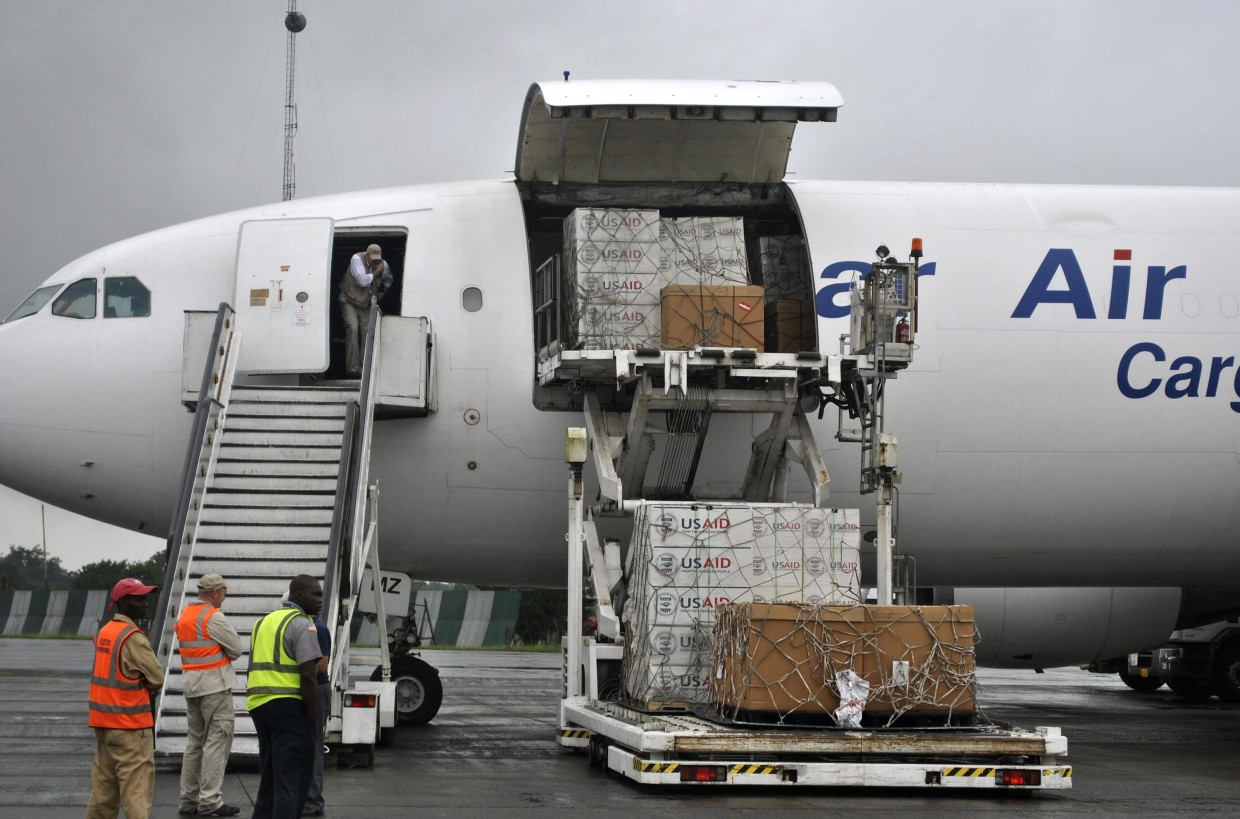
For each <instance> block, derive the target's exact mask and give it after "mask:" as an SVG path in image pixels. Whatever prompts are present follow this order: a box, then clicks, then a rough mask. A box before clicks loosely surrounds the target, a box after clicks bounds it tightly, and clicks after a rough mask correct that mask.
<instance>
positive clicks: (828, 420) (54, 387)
mask: <svg viewBox="0 0 1240 819" xmlns="http://www.w3.org/2000/svg"><path fill="white" fill-rule="evenodd" d="M789 188H790V190H791V193H792V196H793V199H794V202H795V208H796V210H797V212H798V213H799V216H800V220H801V223H802V225H803V228H804V233H805V237H806V240H807V242H808V246H809V251H810V256H811V259H812V265H813V270H814V273H815V275H816V276H817V277H818V280H817V281H816V283H815V287H816V289H817V290H818V291H819V298H818V307H819V318H818V345H819V349H820V350H822V351H824V352H837V351H838V338H839V336H840V334H841V333H844V332H847V326H848V325H847V318H846V317H842V310H846V306H847V295H846V292H845V291H846V289H847V287H846V286H847V284H848V283H849V282H850V281H851V280H852V278H853V276H854V273H853V271H854V270H860V269H863V267H864V266H866V265H868V262H869V261H870V260H872V259H873V251H874V248H875V247H876V246H877V245H878V244H879V243H887V244H888V245H889V246H891V247H892V248H895V249H897V251H898V252H897V255H901V256H902V255H903V253H902V252H899V251H900V249H901V248H903V247H905V246H906V245H907V242H908V240H909V239H910V238H911V237H914V236H919V237H922V238H923V239H924V241H925V248H926V256H925V258H924V259H923V262H922V269H923V271H925V272H926V273H929V274H930V275H924V276H923V277H922V282H921V288H920V294H921V309H920V316H921V319H920V327H919V328H918V331H919V332H918V336H917V343H918V349H917V351H916V357H915V359H914V363H913V365H912V367H911V368H910V369H909V370H908V371H907V372H905V373H903V374H901V375H900V377H899V379H898V380H897V381H895V382H893V384H892V385H891V387H890V389H889V392H888V398H887V413H888V415H887V423H886V428H887V430H888V431H889V432H894V433H896V434H897V435H898V436H899V441H900V467H901V471H902V472H903V474H904V480H903V484H902V485H901V487H900V495H899V497H900V500H899V529H898V548H899V549H900V550H901V551H904V552H907V553H909V554H911V555H913V556H914V557H915V558H916V560H917V572H918V576H917V580H918V582H919V583H920V584H922V585H936V584H937V585H955V586H967V585H974V586H1020V585H1028V586H1090V585H1099V586H1102V585H1105V586H1119V585H1134V586H1177V585H1193V584H1197V585H1226V584H1234V583H1237V581H1238V580H1240V549H1237V536H1236V534H1235V533H1236V532H1237V531H1240V504H1238V503H1237V487H1240V458H1238V457H1237V449H1236V439H1235V432H1234V431H1235V429H1236V424H1237V418H1238V417H1240V416H1238V413H1240V366H1238V364H1237V360H1238V359H1240V343H1237V339H1238V338H1240V334H1238V333H1237V330H1238V329H1240V278H1238V277H1237V276H1236V275H1235V273H1234V272H1233V270H1232V268H1233V267H1234V263H1233V262H1230V261H1229V258H1230V256H1229V251H1231V249H1232V248H1233V245H1234V240H1235V238H1236V232H1237V226H1240V191H1235V190H1205V189H1203V190H1183V189H1120V188H1087V187H1049V186H998V185H994V186H992V185H941V184H895V183H872V184H871V183H820V182H806V183H796V184H790V185H789ZM310 216H317V217H323V216H325V217H330V218H331V219H333V220H335V227H336V229H338V230H340V229H347V228H363V227H382V228H384V229H402V230H404V231H405V232H407V235H408V243H407V247H406V250H405V259H406V264H405V269H404V270H400V271H398V274H399V275H401V276H402V277H403V289H402V303H401V304H400V306H399V307H400V313H401V314H403V315H424V316H427V317H429V318H430V319H431V321H432V322H433V325H434V329H435V335H436V344H435V352H434V354H435V356H436V366H437V378H438V382H437V396H438V407H437V411H435V412H433V413H431V414H430V415H429V416H427V417H425V418H413V419H403V420H388V421H383V422H380V423H379V424H378V425H377V428H376V430H375V437H374V447H373V458H374V461H373V474H374V475H375V476H376V477H377V479H378V482H379V485H380V491H381V500H380V521H381V522H380V537H381V544H382V546H381V552H382V560H383V563H384V564H385V566H388V567H391V568H393V569H396V570H400V571H406V572H409V573H410V574H413V575H414V576H416V577H420V578H426V579H435V580H449V581H458V582H468V583H477V584H493V585H505V586H558V585H562V584H563V582H564V571H565V569H564V563H565V561H564V550H565V545H564V530H565V525H566V520H565V514H566V501H565V490H564V481H565V477H566V468H565V466H564V463H563V431H564V428H565V427H567V426H579V425H581V419H580V417H579V416H576V415H573V414H570V413H562V412H546V411H540V410H539V409H537V408H536V407H535V406H534V401H533V397H532V394H533V386H534V380H535V375H534V372H535V355H534V343H533V337H532V336H533V318H532V316H533V306H532V298H531V285H530V278H531V272H530V254H529V251H528V249H527V236H526V226H525V221H524V216H523V212H522V204H521V199H520V195H519V192H518V189H517V187H516V185H515V184H514V183H512V182H503V181H495V182H480V183H466V184H459V185H440V186H424V187H412V188H400V189H390V190H382V191H372V192H364V193H356V194H347V195H340V196H332V197H322V198H318V199H309V200H303V201H298V202H287V203H283V204H280V205H272V206H268V207H264V208H258V209H254V210H250V211H244V212H238V213H231V214H225V215H222V216H217V217H212V218H209V219H204V220H200V221H196V222H191V223H188V224H184V225H179V226H176V227H172V228H168V229H165V230H161V231H157V232H154V233H150V234H146V235H143V236H139V237H136V238H134V239H130V240H126V241H123V242H120V243H117V244H115V245H111V246H109V247H106V248H103V249H101V250H99V251H96V252H94V253H91V254H89V255H87V256H84V257H82V258H81V259H78V260H77V261H75V262H73V263H71V264H69V265H68V266H66V267H65V268H63V269H62V270H60V271H58V272H57V273H56V274H55V275H53V276H51V277H50V278H49V279H48V280H47V283H48V284H56V283H59V284H65V283H71V282H74V281H77V280H79V279H82V278H84V277H99V278H102V277H104V276H107V275H113V274H124V275H132V276H136V277H138V278H140V279H141V280H142V282H144V283H145V284H146V285H147V286H148V287H149V288H150V291H151V301H152V311H151V315H150V317H148V318H135V319H127V320H115V319H106V318H102V317H100V318H95V319H91V320H83V319H73V318H66V317H61V316H53V315H51V314H50V312H49V309H48V308H47V307H46V306H45V307H44V308H43V309H42V310H41V311H39V312H38V313H37V314H35V315H31V316H28V317H26V318H22V319H19V320H16V321H12V322H10V323H7V324H5V325H3V326H0V378H2V379H3V383H4V384H5V388H4V392H3V395H2V397H0V481H3V483H5V484H6V485H8V486H11V487H13V488H14V489H17V490H18V491H21V492H24V493H27V494H30V495H33V496H35V497H38V498H40V499H42V500H45V501H47V502H49V503H53V504H55V505H58V506H61V507H64V508H66V509H70V510H72V511H75V512H79V513H81V514H84V515H87V516H90V517H94V518H97V519H100V520H104V521H108V522H111V523H115V524H117V525H121V526H125V527H129V528H136V529H142V530H143V531H146V532H148V533H151V534H157V535H158V534H162V533H163V532H165V531H166V530H167V527H168V522H169V517H170V515H171V513H172V510H173V508H174V506H175V500H176V498H177V496H178V492H179V485H178V482H179V479H180V474H181V469H182V466H183V462H184V458H185V449H186V443H187V436H188V432H189V429H190V422H191V416H190V415H188V414H187V413H186V412H185V410H184V408H183V407H182V406H181V404H180V403H179V396H180V391H181V384H182V334H183V327H184V319H183V311H186V310H214V309H215V308H216V306H217V305H218V304H219V303H220V302H224V301H232V300H233V299H234V295H235V294H234V280H235V275H236V274H235V263H236V247H237V240H238V231H239V227H240V225H241V224H242V223H243V222H245V221H247V220H254V219H277V218H284V217H290V218H292V217H310ZM931 264H932V265H933V268H932V269H927V268H928V267H929V265H931ZM467 287H477V288H480V290H481V292H482V299H483V303H482V308H481V309H480V310H477V311H474V312H471V311H468V310H465V309H463V307H462V291H463V290H464V289H465V288H467ZM388 309H389V311H390V310H391V309H392V306H391V305H389V306H388ZM241 332H242V334H243V337H244V326H242V327H241ZM469 410H476V411H477V412H478V413H480V415H481V421H480V422H479V423H476V424H470V423H467V422H466V420H465V415H466V413H467V411H469ZM733 423H737V424H740V422H738V421H733ZM813 423H814V430H815V434H816V436H817V439H818V442H819V445H820V447H822V448H823V449H824V454H825V456H826V458H827V466H828V468H829V470H830V471H831V475H832V483H831V491H832V495H831V503H832V505H837V506H842V507H849V506H856V507H859V508H860V509H861V510H862V520H863V522H865V521H867V520H868V522H869V523H870V524H871V525H872V523H873V514H874V508H873V504H872V501H871V500H870V499H869V497H868V496H865V497H862V496H858V495H857V493H856V486H857V481H856V477H855V475H856V473H857V469H858V463H859V454H858V451H857V449H856V448H855V446H854V445H851V444H840V443H836V442H835V441H834V440H833V435H834V434H835V430H836V417H835V411H834V410H830V411H828V412H827V414H826V416H825V417H824V419H823V420H822V421H814V422H813ZM740 426H741V427H743V430H742V431H743V433H744V435H752V434H756V433H757V432H758V431H760V429H758V428H754V429H751V428H749V426H748V422H745V423H744V424H741V425H740ZM747 458H748V446H747V444H745V443H744V440H742V441H741V442H739V443H737V445H736V446H734V447H732V448H731V449H730V450H727V451H713V452H710V453H708V454H707V460H706V463H705V464H704V469H705V470H707V471H708V474H709V471H710V470H714V471H716V472H717V473H718V474H720V475H727V474H733V473H735V472H736V471H737V468H738V466H737V465H739V469H740V471H741V472H743V466H744V463H745V460H746V459H747ZM471 462H472V463H473V465H474V468H470V467H469V464H470V463H471ZM792 485H793V486H794V487H796V486H798V484H796V483H795V481H794V482H793V484H792ZM790 499H797V498H790ZM101 557H105V556H101Z"/></svg>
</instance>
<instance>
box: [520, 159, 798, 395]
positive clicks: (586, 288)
mask: <svg viewBox="0 0 1240 819" xmlns="http://www.w3.org/2000/svg"><path fill="white" fill-rule="evenodd" d="M517 186H518V189H519V190H520V192H521V199H522V206H523V210H524V214H525V224H526V233H527V236H528V244H529V254H530V259H529V262H530V268H529V269H530V276H531V280H530V287H531V292H532V294H533V304H534V308H535V315H534V316H533V317H532V319H533V321H534V325H535V326H534V336H535V340H536V345H535V349H536V355H538V356H539V357H540V358H542V357H546V356H549V355H554V354H555V352H557V351H560V350H583V349H615V348H621V349H623V348H638V347H654V348H663V349H676V348H682V347H684V346H693V344H694V342H697V343H702V345H703V346H729V347H751V348H753V347H757V348H758V349H759V351H766V352H781V353H793V354H795V353H798V352H803V351H817V350H818V349H819V346H818V341H817V338H816V321H815V320H814V315H815V312H814V288H813V272H812V271H813V268H812V266H811V264H810V259H809V253H808V246H807V244H806V242H805V239H804V229H803V227H802V225H801V221H800V218H799V217H798V215H797V212H796V209H795V204H794V202H793V200H792V195H791V193H790V192H789V190H788V188H787V186H786V185H784V184H783V183H779V184H773V185H759V184H742V183H726V182H720V183H680V184H661V185H656V184H645V183H641V184H617V183H611V184H583V183H560V184H548V183H538V182H520V181H519V182H518V183H517ZM574 211H578V214H577V216H576V217H575V216H574ZM587 212H592V213H590V214H589V215H588V216H586V218H587V219H590V218H598V217H601V216H602V215H603V214H604V213H607V214H612V215H613V216H614V217H616V218H617V219H619V218H620V217H621V216H622V214H627V216H628V217H629V218H630V220H631V221H633V222H634V227H633V228H632V230H631V231H627V232H626V230H625V228H624V227H623V226H622V227H620V228H618V229H617V230H616V231H612V232H610V233H608V232H603V233H601V234H599V235H602V237H603V238H602V239H601V240H597V239H595V238H594V237H593V236H583V235H579V234H582V233H583V225H584V224H586V223H585V222H584V221H583V217H582V214H587ZM637 212H640V213H637ZM652 219H653V223H652ZM589 224H591V225H594V224H595V222H590V223H589ZM720 226H722V230H723V232H732V231H733V230H734V229H739V231H740V233H741V235H740V236H736V237H726V236H721V237H715V236H713V235H709V234H712V233H713V231H714V230H715V229H716V228H719V227H720ZM656 232H658V235H661V237H662V240H661V241H658V240H657V239H656ZM695 233H701V234H707V235H694V234H695ZM656 242H657V245H656ZM574 247H575V248H577V250H576V251H574V249H573V248H574ZM583 249H584V250H586V251H588V252H589V254H590V256H589V258H583V259H568V260H566V259H565V255H566V254H569V253H573V252H578V253H580V252H581V250H583ZM652 252H653V253H656V254H662V255H661V256H660V258H659V260H658V261H651V260H650V259H649V258H648V255H649V253H652ZM608 254H610V257H611V258H613V259H619V260H620V261H618V262H615V263H609V262H607V261H606V260H605V259H604V258H601V257H604V256H606V255H608ZM733 254H738V255H739V257H740V258H739V259H732V258H731V257H732V255H733ZM630 255H631V256H634V257H636V260H637V261H636V262H635V263H633V264H628V265H627V266H626V262H628V261H629V260H628V259H627V257H628V256H630ZM720 257H722V260H721V258H720ZM660 262H661V264H662V267H661V268H660V266H659V265H660ZM552 265H555V266H557V267H558V268H559V269H558V270H555V271H553V270H552V269H551V266H552ZM657 269H662V270H663V271H664V273H663V274H661V275H660V274H655V273H653V272H652V271H655V270H657ZM677 271H679V272H677ZM629 272H632V273H633V275H631V276H630V275H628V273H629ZM557 282H558V284H557ZM695 284H700V285H721V286H737V287H749V288H760V291H759V292H760V296H758V297H759V298H761V300H762V304H763V306H762V308H761V311H760V315H758V316H754V317H753V321H752V322H749V321H747V322H746V328H744V330H743V332H740V331H738V333H739V334H738V335H732V336H726V335H721V336H719V337H715V336H713V335H711V334H710V331H709V330H708V331H706V332H705V333H703V332H699V333H697V334H696V335H695V334H694V333H693V329H694V328H690V332H689V334H688V335H686V334H685V332H684V330H683V328H679V327H677V326H676V325H675V324H674V322H673V321H672V320H670V319H668V320H667V321H665V320H664V317H663V316H662V315H660V312H659V310H660V308H659V306H658V305H660V304H661V303H662V299H664V298H667V295H668V294H667V292H666V289H665V288H667V286H668V285H685V286H693V285H695ZM608 287H612V288H618V290H619V292H616V291H615V290H613V291H612V292H611V293H606V292H604V291H605V289H606V288H608ZM626 287H636V288H642V287H646V288H652V287H654V288H658V289H659V291H660V292H655V293H645V292H640V290H639V292H637V293H629V292H626V291H625V289H624V288H626ZM596 290H597V297H596V296H595V295H593V294H594V293H595V292H596ZM743 292H745V293H747V294H754V295H757V293H755V291H753V290H745V291H743ZM613 306H614V308H615V309H614V310H613V309H612V308H613ZM668 325H671V326H668ZM669 332H670V335H669ZM534 402H535V405H536V406H538V407H540V408H543V409H556V410H562V409H579V408H580V406H581V399H580V394H579V393H578V392H577V385H573V384H559V383H550V384H540V385H536V386H535V394H534Z"/></svg>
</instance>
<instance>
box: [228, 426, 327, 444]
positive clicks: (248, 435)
mask: <svg viewBox="0 0 1240 819" xmlns="http://www.w3.org/2000/svg"><path fill="white" fill-rule="evenodd" d="M343 439H344V433H342V432H341V431H340V427H336V428H335V429H334V430H296V429H283V430H279V429H268V430H262V429H243V430H228V431H226V432H225V433H224V438H223V439H222V440H221V441H220V446H254V447H259V446H289V447H336V448H337V449H338V448H339V447H340V445H341V442H342V441H343Z"/></svg>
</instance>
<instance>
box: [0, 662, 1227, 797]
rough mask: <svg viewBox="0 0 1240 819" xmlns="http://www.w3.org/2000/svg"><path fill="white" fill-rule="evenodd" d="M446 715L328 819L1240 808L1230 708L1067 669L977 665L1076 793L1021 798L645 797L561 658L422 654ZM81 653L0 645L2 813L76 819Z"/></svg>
mask: <svg viewBox="0 0 1240 819" xmlns="http://www.w3.org/2000/svg"><path fill="white" fill-rule="evenodd" d="M423 656H424V658H425V659H426V660H427V661H428V662H430V663H431V664H432V665H435V666H436V667H438V668H439V669H440V672H441V675H442V678H443V682H444V699H443V708H442V710H441V711H440V712H439V716H438V717H437V718H436V719H435V720H434V722H432V723H431V724H430V725H428V726H425V727H422V728H416V729H406V730H402V731H400V732H398V734H397V737H396V742H395V745H394V746H393V747H390V748H383V749H380V750H379V753H378V756H377V758H376V762H375V767H374V768H373V769H371V770H361V769H338V768H336V767H334V766H333V765H331V764H330V758H329V766H328V769H327V772H326V786H325V788H324V790H325V795H326V798H327V802H328V811H327V815H328V816H333V817H359V818H360V817H398V816H399V817H405V816H411V815H417V816H455V817H462V816H487V815H491V816H499V815H503V816H530V815H541V814H546V813H555V812H563V813H574V814H577V815H586V814H588V815H590V816H621V815H623V816H628V817H632V816H638V815H641V816H675V817H684V816H716V815H718V814H720V813H722V812H725V811H726V812H727V813H728V814H729V815H741V816H744V815H754V816H756V815H759V814H762V815H769V814H770V813H771V812H772V811H779V812H785V811H787V812H791V811H803V810H804V811H809V810H820V811H821V810H830V811H833V812H836V813H841V814H843V815H847V816H851V815H858V814H861V815H883V816H890V815H893V814H905V815H911V816H924V815H942V816H949V815H951V816H954V815H970V816H973V815H980V814H993V813H1004V814H1008V813H1012V814H1017V813H1019V814H1028V815H1036V816H1039V817H1041V816H1117V815H1128V816H1137V815H1140V816H1142V817H1146V816H1199V815H1203V814H1214V815H1220V816H1223V815H1232V816H1234V815H1240V705H1235V704H1226V703H1220V702H1218V701H1217V700H1210V701H1207V702H1205V703H1187V702H1185V701H1183V700H1181V699H1179V698H1177V697H1176V696H1175V695H1173V694H1171V693H1170V692H1168V691H1166V690H1165V689H1164V690H1161V691H1158V692H1155V693H1153V694H1138V693H1135V692H1132V691H1129V690H1128V689H1127V688H1126V687H1125V686H1124V685H1123V684H1122V683H1121V682H1120V681H1119V680H1118V679H1117V678H1116V677H1114V676H1113V675H1107V676H1104V675H1098V674H1090V673H1087V672H1085V671H1081V670H1079V669H1052V670H1049V671H1047V672H1046V673H1045V674H1034V673H1033V672H1025V671H1019V672H1018V671H995V670H986V669H984V670H982V671H980V672H979V679H980V682H981V692H980V703H981V705H982V707H983V708H984V710H985V712H986V714H987V715H988V716H989V717H990V718H991V719H993V720H998V721H1004V722H1010V723H1013V724H1016V725H1021V726H1026V727H1031V726H1035V725H1057V726H1060V727H1061V728H1063V731H1064V733H1065V734H1066V735H1067V737H1068V749H1069V759H1068V761H1069V762H1070V763H1071V764H1072V765H1073V769H1074V780H1073V781H1074V786H1073V789H1072V790H1069V791H1058V792H1047V793H1041V794H1038V795H1036V796H1033V797H1032V798H1022V796H1021V795H1013V794H995V793H978V792H960V791H956V792H948V791H944V790H937V791H927V790H911V791H909V790H905V791H890V790H858V789H849V790H838V789H814V790H811V789H805V788H799V789H796V788H788V789H782V788H781V789H774V788H771V789H765V788H763V789H758V788H749V789H736V788H711V789H687V788H676V789H672V790H658V789H652V788H643V787H640V786H638V785H636V784H634V783H632V782H629V781H627V780H623V779H621V778H619V777H617V776H615V775H614V774H608V773H606V772H603V771H599V770H597V769H593V768H590V767H589V765H588V763H587V761H586V758H585V757H584V756H581V755H576V754H574V753H572V752H570V751H566V750H564V749H561V748H560V747H559V746H557V745H556V744H555V741H554V739H553V737H554V733H555V727H556V726H555V713H556V702H557V697H558V696H559V689H560V673H559V667H558V663H559V656H558V655H557V654H523V653H512V652H498V653H497V652H466V651H430V652H426V653H424V655H423ZM89 657H90V643H89V642H86V641H71V640H15V639H0V816H3V817H5V819H21V818H23V817H40V819H41V818H42V817H70V816H72V817H80V816H82V815H83V814H84V813H85V806H86V802H87V799H88V798H89V795H90V765H91V758H92V755H93V753H94V737H93V734H92V733H91V731H90V729H88V728H87V726H86V690H87V685H88V661H89ZM177 779H178V776H177V773H176V772H166V773H160V774H158V775H157V778H156V788H155V807H154V810H153V811H152V814H151V815H152V817H175V816H176V815H177V812H176V807H177ZM257 779H258V777H257V774H256V773H255V772H254V771H252V770H244V769H242V770H230V772H229V774H228V776H227V778H226V780H225V784H224V795H225V798H226V799H227V801H228V802H229V803H231V804H235V805H239V806H242V808H243V810H242V814H241V815H242V816H248V815H249V814H250V806H251V805H252V799H253V796H254V793H255V790H256V787H257Z"/></svg>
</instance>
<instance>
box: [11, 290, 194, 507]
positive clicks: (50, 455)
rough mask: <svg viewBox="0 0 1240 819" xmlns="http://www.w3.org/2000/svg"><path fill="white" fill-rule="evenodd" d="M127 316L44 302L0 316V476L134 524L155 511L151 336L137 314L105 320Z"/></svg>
mask: <svg viewBox="0 0 1240 819" xmlns="http://www.w3.org/2000/svg"><path fill="white" fill-rule="evenodd" d="M124 324H125V323H123V322H119V321H106V320H104V319H102V318H95V319H76V318H68V317H65V316H59V315H51V311H50V310H49V309H48V308H46V307H45V308H44V309H42V310H40V311H39V312H37V313H34V314H32V315H28V316H25V317H22V318H18V319H15V320H12V319H11V320H8V321H6V322H5V323H4V324H0V384H3V385H4V386H3V388H0V483H3V484H4V485H5V486H8V487H11V488H12V489H15V490H16V491H18V492H21V493H23V494H26V495H30V496H32V497H35V498H38V499H40V500H42V501H45V502H47V503H51V504H54V505H56V506H59V507H62V508H64V509H68V510H70V511H73V512H77V513H79V514H84V515H87V516H89V517H93V518H96V519H98V520H103V521H105V522H109V523H118V524H121V525H126V526H136V525H137V523H138V522H140V521H147V520H150V519H151V511H150V509H149V507H150V506H151V503H152V502H151V500H150V497H151V494H152V493H151V485H152V484H153V482H154V477H153V476H152V472H153V471H154V470H153V469H152V459H151V453H152V420H153V419H152V415H151V412H150V407H151V404H152V399H151V386H152V385H151V383H150V382H151V369H150V358H149V355H150V353H149V352H147V353H144V352H143V349H142V348H143V347H149V346H151V345H150V342H149V338H146V339H144V338H143V336H142V331H141V328H139V327H137V325H138V322H129V324H130V325H132V326H131V327H129V328H128V329H127V328H126V327H124V326H120V327H115V326H105V325H124ZM149 333H150V331H149V329H148V330H146V334H147V335H148V336H149ZM178 380H179V379H178ZM182 451H183V450H182ZM104 510H106V511H104Z"/></svg>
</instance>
